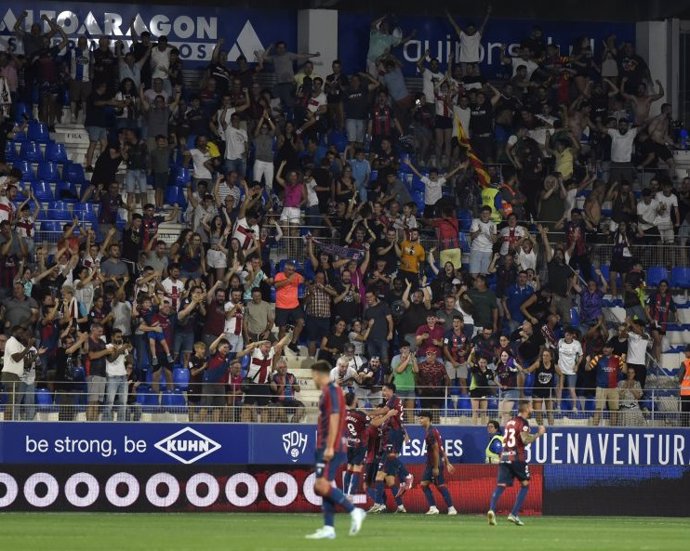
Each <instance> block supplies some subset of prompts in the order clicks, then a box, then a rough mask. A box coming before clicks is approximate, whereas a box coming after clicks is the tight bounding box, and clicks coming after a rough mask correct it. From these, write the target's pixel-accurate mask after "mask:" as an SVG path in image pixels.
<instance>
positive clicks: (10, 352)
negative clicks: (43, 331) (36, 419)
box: [2, 326, 34, 421]
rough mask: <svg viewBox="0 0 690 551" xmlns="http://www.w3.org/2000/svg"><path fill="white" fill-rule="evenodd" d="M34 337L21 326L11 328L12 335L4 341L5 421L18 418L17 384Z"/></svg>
mask: <svg viewBox="0 0 690 551" xmlns="http://www.w3.org/2000/svg"><path fill="white" fill-rule="evenodd" d="M33 340H34V338H33V337H32V336H31V335H30V334H29V332H28V331H26V330H25V329H24V328H23V327H20V326H17V327H13V328H12V336H11V337H10V338H9V339H7V342H6V343H5V353H4V355H3V368H2V384H3V385H4V387H5V393H6V394H7V407H6V409H5V421H12V420H14V419H18V418H19V417H18V412H17V411H16V405H17V404H18V403H19V401H20V399H21V394H20V391H19V390H20V389H19V385H20V384H21V377H22V375H24V359H25V358H26V357H27V355H28V354H29V353H30V352H31V348H32V346H33Z"/></svg>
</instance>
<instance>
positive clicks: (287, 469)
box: [0, 422, 690, 516]
mask: <svg viewBox="0 0 690 551" xmlns="http://www.w3.org/2000/svg"><path fill="white" fill-rule="evenodd" d="M439 428H440V431H441V434H442V438H443V440H444V448H445V451H446V453H447V454H448V456H449V458H450V460H451V462H452V463H453V464H454V465H455V466H456V468H457V470H456V472H455V473H454V474H453V475H452V476H449V477H448V480H449V487H450V489H451V493H452V494H453V496H454V500H455V502H456V503H459V504H460V506H459V509H460V511H461V512H462V513H481V512H483V511H484V510H485V509H486V504H487V502H488V499H489V496H490V494H491V491H492V490H493V486H494V483H495V476H496V467H495V466H491V465H484V464H483V462H484V449H485V447H486V444H487V435H486V431H485V429H484V428H483V427H458V426H440V427H439ZM409 433H410V442H409V443H407V444H406V445H405V447H404V449H403V460H404V461H405V462H406V463H407V464H408V465H409V467H410V470H411V471H412V472H413V473H414V474H415V476H416V477H417V479H419V477H420V476H421V473H422V471H423V468H424V461H425V459H424V451H425V450H424V445H423V442H424V437H423V431H422V429H421V427H418V426H411V427H409ZM314 442H315V428H314V427H313V426H310V425H300V426H293V425H280V424H276V425H244V424H233V425H224V424H218V425H213V424H207V425H201V424H199V425H196V424H188V425H180V424H168V423H165V424H158V423H144V424H142V423H133V424H130V423H37V422H34V423H0V511H9V510H16V511H32V510H56V511H57V510H59V511H83V510H98V511H142V512H144V511H159V510H166V511H218V512H222V511H224V512H231V511H283V512H284V511H291V512H307V511H316V510H317V509H318V507H319V504H320V502H319V498H318V497H317V496H316V495H314V493H313V490H312V485H313V476H314V475H313V472H312V465H313V458H314ZM529 462H530V470H531V472H532V488H531V491H530V496H529V499H528V501H527V503H526V506H525V509H526V511H525V512H526V513H527V514H533V515H539V514H546V515H555V514H573V515H597V514H606V515H669V516H687V515H690V500H689V499H688V495H690V430H687V429H649V430H643V429H587V428H561V429H553V430H551V431H550V432H549V433H547V435H546V436H545V437H544V438H543V439H541V440H539V441H537V443H535V444H534V445H532V446H531V447H530V449H529ZM515 490H516V489H515V488H512V489H511V490H510V492H509V493H508V495H507V496H506V497H505V498H503V500H502V502H501V503H502V504H503V506H507V505H509V504H510V502H511V501H512V500H511V496H512V495H513V493H514V492H515ZM355 501H356V502H357V503H359V504H362V505H364V504H365V503H367V497H366V496H365V495H364V494H362V493H360V494H358V495H357V496H356V497H355ZM405 505H406V506H407V508H408V510H410V511H411V512H422V511H423V510H424V509H425V501H424V497H423V495H422V493H421V491H420V490H419V488H418V487H416V488H415V489H414V490H412V491H411V492H408V494H406V496H405ZM391 506H392V504H391Z"/></svg>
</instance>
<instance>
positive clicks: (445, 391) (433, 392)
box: [0, 377, 690, 427]
mask: <svg viewBox="0 0 690 551" xmlns="http://www.w3.org/2000/svg"><path fill="white" fill-rule="evenodd" d="M666 379H667V381H666V382H662V381H661V380H659V381H658V383H659V384H660V385H661V386H667V387H668V388H647V389H645V390H644V392H643V394H642V396H641V397H640V398H639V399H634V396H633V395H632V394H631V393H630V391H628V390H625V389H622V388H619V389H612V391H608V392H607V393H604V391H603V390H602V389H594V388H589V389H583V388H578V389H577V395H576V399H575V400H573V399H572V397H571V396H570V394H569V392H568V390H567V389H565V390H564V391H563V394H562V395H561V397H560V399H559V398H558V397H557V396H556V394H557V390H556V388H552V389H550V390H548V391H544V389H539V391H538V392H535V389H534V388H524V389H511V390H513V391H516V392H508V391H506V390H502V389H500V388H498V387H496V386H493V385H492V386H490V387H488V388H486V389H484V390H485V392H482V393H481V394H482V396H483V397H481V398H475V397H471V396H469V395H467V394H465V393H462V392H461V391H460V389H459V388H458V387H434V388H433V389H432V388H429V387H421V388H418V389H417V390H416V391H415V392H413V393H405V394H404V397H402V398H401V400H402V401H403V404H404V406H405V409H406V414H405V415H406V421H407V422H414V418H416V416H417V415H418V414H419V412H420V411H422V410H429V411H431V413H432V415H433V417H434V418H435V419H434V420H435V422H440V423H443V424H453V425H483V424H485V423H486V422H487V421H489V420H490V419H497V420H498V421H499V422H501V423H504V422H505V421H507V420H508V419H509V418H510V417H511V416H513V415H514V414H515V413H516V408H517V404H518V401H519V400H531V401H532V404H533V407H534V412H533V414H532V417H533V419H536V421H537V422H538V423H544V424H547V425H549V426H573V425H574V426H593V425H608V426H627V427H644V426H690V414H687V413H682V412H681V411H680V406H679V404H680V401H679V399H678V390H677V386H676V387H672V385H674V384H675V383H674V381H675V379H674V378H672V377H667V378H666ZM361 391H362V389H355V393H356V395H357V396H358V398H359V400H358V406H359V407H360V408H361V409H364V410H370V409H372V408H374V407H378V406H379V405H380V404H381V394H380V392H372V391H366V392H364V393H362V392H361ZM31 393H33V394H31ZM302 394H304V396H300V393H297V394H296V396H295V397H294V398H289V399H288V400H282V401H281V400H277V399H276V398H275V397H274V396H268V395H265V394H263V395H252V394H242V393H241V392H237V393H229V394H206V395H204V394H188V393H187V392H185V391H182V390H176V391H164V392H162V393H154V392H153V391H151V390H150V389H148V388H146V389H145V392H143V393H142V392H134V393H133V394H132V395H130V396H129V397H127V396H120V395H118V396H117V397H116V399H115V400H109V399H105V400H99V398H98V397H96V396H94V395H89V394H88V393H86V392H84V391H83V386H81V388H80V389H77V387H76V386H75V390H74V391H73V392H70V391H65V390H58V391H55V392H53V391H51V390H48V389H44V388H41V389H37V390H35V391H34V390H31V391H30V392H19V393H18V395H17V396H16V404H15V406H14V409H13V408H12V406H11V405H10V404H11V401H10V402H9V403H4V404H3V405H2V406H0V411H1V412H2V413H3V416H4V417H3V418H4V420H5V421H86V422H105V421H128V422H147V421H151V422H153V421H155V422H170V423H181V422H185V423H186V422H215V423H221V422H222V423H255V422H259V423H314V422H316V419H317V417H318V413H319V411H318V393H316V391H314V390H306V389H305V392H303V393H302ZM121 400H122V401H121ZM3 401H4V400H3ZM616 403H618V407H619V409H617V410H614V409H612V406H615V404H616ZM410 412H411V413H410Z"/></svg>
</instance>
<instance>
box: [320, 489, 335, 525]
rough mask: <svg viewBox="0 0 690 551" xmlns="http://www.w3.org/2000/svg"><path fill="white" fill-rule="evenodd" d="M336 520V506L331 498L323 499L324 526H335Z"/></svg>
mask: <svg viewBox="0 0 690 551" xmlns="http://www.w3.org/2000/svg"><path fill="white" fill-rule="evenodd" d="M334 520H335V504H334V503H333V500H332V499H331V498H330V497H329V496H325V497H324V498H323V525H324V526H333V524H334Z"/></svg>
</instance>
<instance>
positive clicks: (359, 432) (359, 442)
mask: <svg viewBox="0 0 690 551" xmlns="http://www.w3.org/2000/svg"><path fill="white" fill-rule="evenodd" d="M370 422H371V419H370V417H369V416H368V415H367V414H366V413H364V412H362V411H359V410H357V409H350V410H348V412H347V431H346V436H347V445H348V447H350V448H359V447H363V446H364V447H365V446H366V445H367V440H368V437H369V431H368V430H367V429H368V427H369V423H370Z"/></svg>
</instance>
